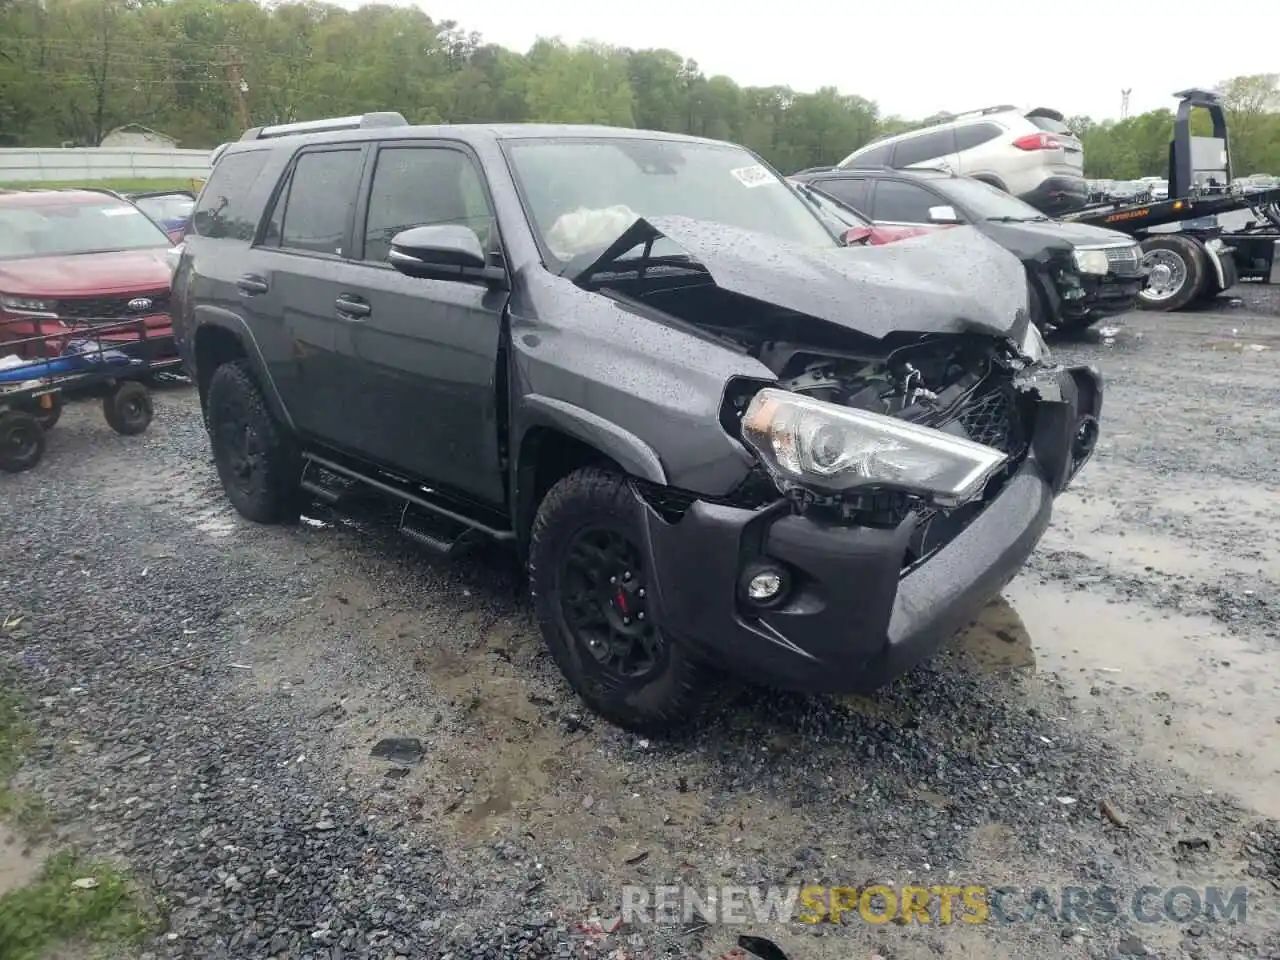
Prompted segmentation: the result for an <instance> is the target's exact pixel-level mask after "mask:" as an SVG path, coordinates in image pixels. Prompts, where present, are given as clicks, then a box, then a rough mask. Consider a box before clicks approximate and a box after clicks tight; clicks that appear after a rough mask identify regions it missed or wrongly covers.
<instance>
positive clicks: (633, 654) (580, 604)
mask: <svg viewBox="0 0 1280 960" xmlns="http://www.w3.org/2000/svg"><path fill="white" fill-rule="evenodd" d="M559 593H560V608H561V614H562V616H563V617H564V620H565V626H566V627H567V628H568V630H569V632H570V633H571V634H572V635H573V637H574V639H575V640H576V641H577V642H578V643H579V644H580V645H581V646H582V647H583V648H584V649H585V650H587V652H588V653H590V654H591V656H592V657H593V658H594V659H595V660H596V662H597V663H598V664H600V666H601V667H603V668H604V670H606V671H607V672H608V673H610V674H612V675H614V676H615V677H617V678H619V679H628V680H631V679H636V678H639V677H643V676H645V675H647V674H649V673H652V672H653V671H654V669H655V668H657V667H658V666H659V664H660V662H661V660H662V653H663V643H662V637H661V635H660V634H659V633H658V630H657V628H656V627H655V626H654V624H653V621H652V619H651V617H650V614H649V611H648V609H647V608H648V591H647V589H646V579H645V571H644V564H643V561H642V559H641V556H640V551H639V549H638V548H637V547H636V545H635V544H633V543H632V542H631V541H630V540H629V539H627V538H626V537H625V536H623V535H622V534H621V533H619V532H617V531H615V530H608V529H604V528H602V527H586V528H584V529H582V530H580V531H579V532H578V534H577V535H576V536H575V537H574V538H573V539H572V540H571V541H570V544H569V549H568V551H567V552H566V553H565V555H564V558H563V560H562V561H561V568H560V590H559Z"/></svg>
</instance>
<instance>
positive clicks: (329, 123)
mask: <svg viewBox="0 0 1280 960" xmlns="http://www.w3.org/2000/svg"><path fill="white" fill-rule="evenodd" d="M408 125H409V121H407V120H406V119H405V118H404V115H403V114H400V113H397V112H395V111H394V110H382V111H378V112H377V113H366V114H362V115H359V116H353V117H328V118H326V119H324V120H302V121H299V122H298V123H277V124H274V125H273V126H269V127H251V128H250V129H248V130H246V131H245V132H244V133H243V134H242V135H241V137H240V139H241V140H265V139H267V138H269V137H289V136H292V135H294V134H295V133H328V132H330V131H333V130H361V129H364V128H366V127H407V126H408Z"/></svg>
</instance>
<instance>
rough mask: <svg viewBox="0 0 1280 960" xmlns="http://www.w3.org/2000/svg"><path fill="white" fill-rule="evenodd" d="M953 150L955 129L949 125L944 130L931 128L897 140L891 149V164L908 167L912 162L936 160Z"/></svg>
mask: <svg viewBox="0 0 1280 960" xmlns="http://www.w3.org/2000/svg"><path fill="white" fill-rule="evenodd" d="M955 152H956V132H955V130H953V129H952V128H950V127H948V128H947V129H945V130H931V131H927V132H925V133H917V134H914V135H912V136H910V137H905V138H904V139H902V140H899V141H898V145H897V147H895V148H894V151H893V165H894V166H895V167H909V166H911V164H913V163H923V162H924V161H926V160H937V159H938V158H939V157H945V156H947V155H948V154H952V153H955Z"/></svg>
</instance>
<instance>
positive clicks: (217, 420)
mask: <svg viewBox="0 0 1280 960" xmlns="http://www.w3.org/2000/svg"><path fill="white" fill-rule="evenodd" d="M206 408H207V411H208V425H209V441H210V444H211V445H212V447H213V462H214V464H215V465H216V466H217V468H218V477H219V479H220V480H221V481H222V488H223V489H224V490H225V491H226V493H227V499H228V500H230V501H231V504H232V506H234V507H235V508H236V510H237V511H239V512H240V514H241V515H242V516H244V517H247V518H248V519H250V520H253V521H255V522H257V523H279V522H281V521H284V520H291V519H293V518H294V517H296V516H297V513H298V506H299V500H300V498H299V492H298V478H299V476H300V466H299V463H298V458H297V456H296V455H295V453H294V450H293V445H292V443H291V442H290V440H289V438H288V437H287V436H286V435H285V433H284V431H283V430H282V429H281V428H280V426H279V425H278V424H277V423H276V421H275V418H274V417H272V416H271V411H270V410H269V409H268V408H267V402H266V400H265V399H263V396H262V391H261V390H259V389H258V384H257V382H256V381H255V380H254V378H253V374H252V373H250V372H249V366H248V363H247V362H246V361H244V360H238V361H236V362H234V363H224V364H223V365H222V366H220V367H218V369H217V370H215V371H214V373H213V378H212V379H211V380H210V381H209V392H208V400H207V403H206Z"/></svg>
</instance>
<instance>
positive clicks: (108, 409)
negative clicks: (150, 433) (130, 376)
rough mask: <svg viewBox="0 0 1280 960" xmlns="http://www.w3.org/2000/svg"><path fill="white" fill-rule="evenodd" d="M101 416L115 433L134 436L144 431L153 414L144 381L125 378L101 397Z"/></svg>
mask: <svg viewBox="0 0 1280 960" xmlns="http://www.w3.org/2000/svg"><path fill="white" fill-rule="evenodd" d="M102 416H103V418H104V419H105V420H106V421H107V424H108V425H109V426H110V427H111V429H112V430H114V431H115V432H116V433H118V434H120V435H121V436H125V437H134V436H137V435H138V434H140V433H145V432H146V429H147V427H149V426H151V419H152V418H153V417H154V416H155V406H154V405H153V404H152V402H151V392H150V391H149V390H148V389H147V385H146V384H145V383H139V382H138V381H136V380H126V381H124V382H123V383H121V384H120V385H119V386H118V387H116V388H115V389H114V390H112V391H111V392H110V393H109V394H107V395H106V396H105V397H103V398H102Z"/></svg>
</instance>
